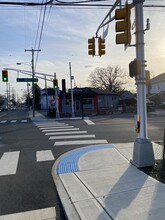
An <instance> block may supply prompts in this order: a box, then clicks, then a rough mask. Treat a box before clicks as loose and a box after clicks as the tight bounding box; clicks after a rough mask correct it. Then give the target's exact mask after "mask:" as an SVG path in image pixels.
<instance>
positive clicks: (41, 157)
mask: <svg viewBox="0 0 165 220" xmlns="http://www.w3.org/2000/svg"><path fill="white" fill-rule="evenodd" d="M36 153H37V154H36V160H37V162H40V161H49V160H54V156H53V154H52V151H51V150H42V151H37V152H36Z"/></svg>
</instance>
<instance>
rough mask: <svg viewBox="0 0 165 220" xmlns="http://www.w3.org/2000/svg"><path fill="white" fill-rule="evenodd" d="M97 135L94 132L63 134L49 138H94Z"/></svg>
mask: <svg viewBox="0 0 165 220" xmlns="http://www.w3.org/2000/svg"><path fill="white" fill-rule="evenodd" d="M94 137H96V136H95V135H94V134H87V135H65V136H64V135H62V136H53V137H50V138H49V140H58V139H76V138H94Z"/></svg>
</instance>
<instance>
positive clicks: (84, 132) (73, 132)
mask: <svg viewBox="0 0 165 220" xmlns="http://www.w3.org/2000/svg"><path fill="white" fill-rule="evenodd" d="M86 133H87V131H66V132H51V133H46V134H45V135H63V134H86Z"/></svg>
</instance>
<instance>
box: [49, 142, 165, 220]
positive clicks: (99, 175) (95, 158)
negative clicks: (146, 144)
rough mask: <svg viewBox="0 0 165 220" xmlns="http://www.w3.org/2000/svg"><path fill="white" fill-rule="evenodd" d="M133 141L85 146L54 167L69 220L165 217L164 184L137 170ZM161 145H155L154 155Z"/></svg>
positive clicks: (59, 191) (151, 218) (65, 157)
mask: <svg viewBox="0 0 165 220" xmlns="http://www.w3.org/2000/svg"><path fill="white" fill-rule="evenodd" d="M132 151H133V143H125V144H115V145H114V144H105V145H95V146H87V147H82V148H79V149H76V150H73V151H70V152H68V153H66V154H64V155H62V156H61V157H60V158H58V160H57V161H56V162H55V164H54V166H53V168H52V175H53V178H54V182H55V185H56V187H57V191H58V193H59V196H60V199H61V202H62V204H63V207H64V209H65V212H66V215H67V217H68V219H69V220H80V219H81V220H112V219H115V220H132V219H134V220H155V219H156V220H163V219H164V218H165V217H164V216H165V185H164V184H162V183H160V182H158V181H157V180H155V179H153V178H151V177H149V176H147V175H146V174H145V173H143V172H142V171H140V170H138V169H137V168H136V167H135V166H133V165H132V164H131V163H130V162H129V161H130V159H132ZM160 151H161V149H160V147H159V145H157V144H154V153H155V158H156V159H158V158H159V157H160Z"/></svg>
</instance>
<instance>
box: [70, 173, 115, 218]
mask: <svg viewBox="0 0 165 220" xmlns="http://www.w3.org/2000/svg"><path fill="white" fill-rule="evenodd" d="M81 172H83V171H81ZM74 174H75V175H76V177H77V178H78V180H79V181H80V182H81V183H82V184H83V185H84V187H85V188H86V189H87V190H88V191H89V193H90V194H91V195H92V196H93V198H94V199H95V200H96V201H97V203H98V204H99V205H100V206H101V207H102V209H103V210H104V211H105V212H106V214H107V215H108V216H109V217H110V218H111V219H112V220H113V217H112V216H111V215H110V214H109V213H108V212H107V211H106V209H105V208H104V206H102V204H101V203H100V202H99V200H98V198H97V197H96V196H95V195H94V194H93V192H92V191H91V190H90V189H89V188H88V187H87V186H86V185H85V183H84V182H83V181H82V180H81V179H80V178H79V176H78V175H77V174H76V173H74Z"/></svg>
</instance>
